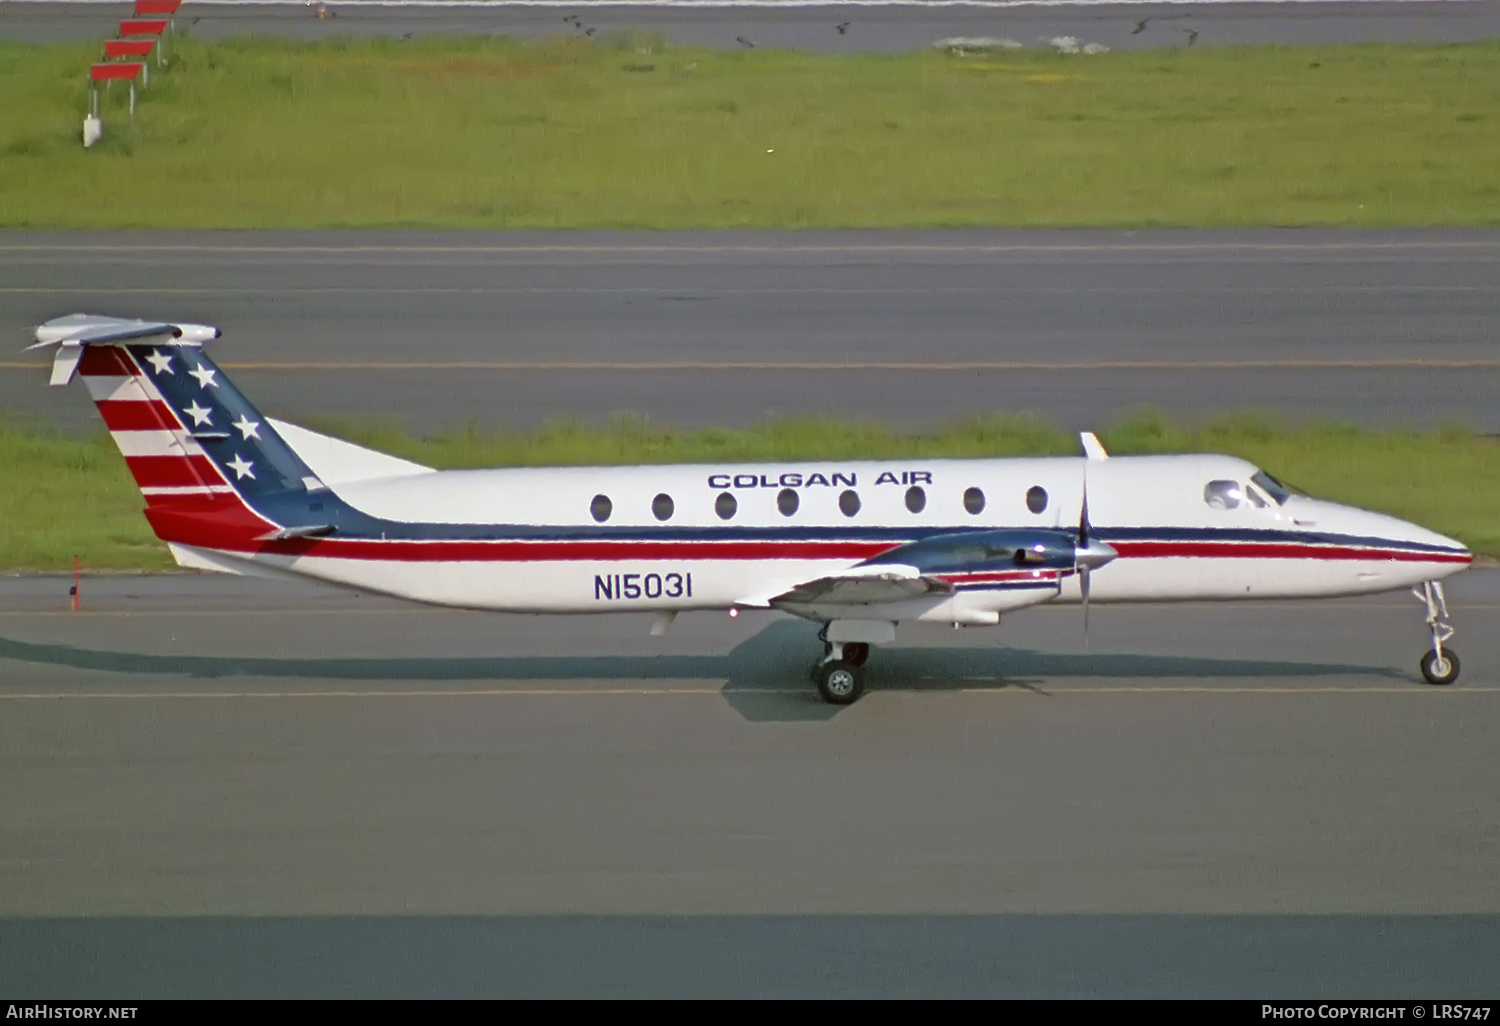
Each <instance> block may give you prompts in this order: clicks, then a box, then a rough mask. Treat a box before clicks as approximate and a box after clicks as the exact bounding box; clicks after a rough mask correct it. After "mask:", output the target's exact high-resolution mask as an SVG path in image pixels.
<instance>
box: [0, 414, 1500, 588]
mask: <svg viewBox="0 0 1500 1026" xmlns="http://www.w3.org/2000/svg"><path fill="white" fill-rule="evenodd" d="M317 426H318V427H320V428H322V429H324V430H330V431H331V432H332V433H337V434H339V435H340V436H342V437H345V438H348V439H349V440H351V441H355V442H359V443H361V444H364V445H369V446H371V447H373V448H378V449H381V450H383V451H386V452H391V453H393V454H396V455H400V456H405V457H408V458H410V459H415V460H418V461H420V462H423V463H426V464H428V465H431V466H436V467H443V468H449V467H488V466H554V465H569V464H572V465H578V464H636V463H665V462H697V461H705V462H717V463H726V462H732V461H739V460H746V461H748V460H794V459H836V458H850V459H853V458H896V457H902V456H929V457H944V456H946V457H980V456H1018V455H1046V454H1063V455H1076V454H1077V453H1078V451H1079V450H1078V441H1077V438H1076V437H1075V436H1073V435H1069V434H1065V433H1062V432H1059V431H1056V430H1054V429H1053V428H1051V427H1049V426H1048V425H1046V424H1045V423H1042V422H1040V421H1037V420H1033V419H1027V418H1016V417H1012V418H999V417H988V418H973V419H969V420H965V421H960V422H957V423H954V424H951V425H947V426H945V427H943V428H941V429H938V430H935V431H932V432H927V433H918V434H900V433H897V432H893V431H890V430H888V429H885V428H881V427H876V426H870V425H860V424H852V423H846V422H836V421H814V420H804V421H780V422H775V423H770V424H764V425H760V426H757V427H753V428H748V429H744V430H729V429H723V428H713V429H704V430H698V431H674V430H672V429H670V428H661V427H652V426H650V425H648V424H646V423H644V422H642V421H640V420H629V419H622V420H619V421H616V422H615V423H614V424H613V425H612V426H610V427H608V428H590V427H585V426H582V425H576V424H575V425H556V426H552V427H549V428H546V429H544V430H542V431H540V432H537V433H535V434H520V433H504V432H501V433H493V434H486V433H482V432H480V431H477V430H475V429H472V428H471V429H468V430H462V431H457V432H453V433H449V434H443V435H435V436H433V437H430V438H413V437H411V436H410V435H408V434H406V433H404V432H402V431H401V430H400V429H399V428H396V427H394V426H388V425H385V424H381V423H375V422H344V423H339V424H327V423H324V424H320V425H317ZM1100 437H1101V440H1102V441H1103V442H1104V443H1105V445H1106V447H1108V449H1109V451H1110V452H1111V453H1112V454H1114V455H1126V454H1130V453H1159V452H1221V453H1230V454H1233V455H1237V456H1243V457H1245V458H1246V459H1249V460H1252V461H1254V462H1255V463H1257V464H1259V465H1260V466H1262V467H1265V468H1266V469H1268V470H1270V471H1271V472H1272V473H1273V474H1275V475H1277V476H1278V477H1281V478H1283V479H1284V480H1286V481H1288V482H1290V483H1293V484H1295V485H1297V486H1300V487H1302V488H1304V489H1306V490H1308V491H1309V492H1311V493H1312V494H1313V495H1316V496H1318V497H1320V498H1325V499H1331V500H1334V501H1337V502H1346V503H1352V504H1354V505H1357V506H1361V507H1364V508H1367V509H1377V510H1382V511H1384V512H1388V513H1392V514H1394V515H1396V516H1399V517H1402V518H1404V519H1407V520H1412V521H1415V522H1417V523H1420V524H1423V525H1424V526H1427V527H1430V528H1432V529H1433V530H1437V531H1441V532H1443V533H1445V534H1449V535H1452V536H1454V537H1457V538H1460V539H1462V540H1463V541H1464V542H1465V543H1467V544H1468V545H1469V547H1470V548H1472V549H1473V550H1474V551H1475V552H1476V553H1480V554H1483V555H1489V556H1500V519H1497V518H1496V517H1495V515H1494V511H1495V510H1496V509H1497V508H1500V439H1496V438H1491V437H1484V436H1478V435H1474V434H1472V433H1471V432H1468V431H1465V430H1460V429H1456V428H1455V429H1449V430H1446V431H1441V432H1427V433H1421V432H1383V433H1379V434H1375V433H1368V432H1364V431H1360V430H1358V429H1355V428H1350V427H1344V426H1338V425H1310V426H1303V427H1295V428H1290V427H1285V426H1279V425H1277V424H1276V423H1275V422H1272V421H1270V420H1267V419H1264V418H1260V417H1256V416H1253V415H1242V416H1239V417H1236V418H1232V419H1228V420H1224V421H1219V422H1215V423H1212V424H1210V425H1207V426H1205V427H1201V428H1196V429H1190V428H1184V427H1176V426H1172V425H1169V424H1167V423H1166V422H1165V421H1164V420H1163V419H1162V418H1161V417H1160V416H1157V415H1154V414H1150V413H1143V414H1141V415H1139V416H1136V417H1134V418H1132V419H1130V420H1128V421H1126V422H1124V423H1121V424H1119V425H1117V426H1115V427H1113V428H1111V429H1109V430H1107V431H1104V432H1101V433H1100ZM142 505H143V502H142V500H141V498H140V495H139V493H137V492H136V490H135V486H134V485H133V484H132V482H131V481H130V477H129V474H128V473H127V472H126V470H125V464H124V460H122V459H121V458H120V457H119V455H118V454H117V453H116V452H115V450H114V445H113V443H112V442H111V441H110V440H109V438H108V437H107V436H106V435H103V434H100V435H99V436H97V437H95V438H92V439H88V440H79V439H73V438H65V437H62V436H59V435H49V434H40V433H37V432H35V431H31V430H28V429H24V428H21V427H17V426H0V568H4V569H11V570H52V571H56V570H68V569H71V567H72V565H73V557H74V555H78V556H79V557H80V558H81V560H82V563H83V566H84V568H85V569H88V570H137V569H138V570H155V569H163V568H166V567H168V566H170V565H171V560H170V557H169V556H168V555H167V552H166V547H165V546H164V545H162V544H161V543H159V542H157V541H155V539H154V538H153V537H152V534H151V531H150V528H149V527H148V526H147V524H146V521H145V518H144V517H142V516H141V515H140V512H139V511H140V509H141V507H142Z"/></svg>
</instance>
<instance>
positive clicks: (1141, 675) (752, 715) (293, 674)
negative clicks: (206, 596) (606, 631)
mask: <svg viewBox="0 0 1500 1026" xmlns="http://www.w3.org/2000/svg"><path fill="white" fill-rule="evenodd" d="M820 647H821V646H820V644H819V642H818V640H817V638H816V628H815V626H814V625H812V624H808V623H803V622H801V621H780V622H776V623H772V624H770V625H768V626H767V627H766V628H765V629H764V630H762V631H760V632H759V633H757V634H756V635H755V636H753V637H751V638H749V639H747V640H745V641H744V642H742V643H741V644H739V645H737V646H736V647H735V648H734V649H732V650H731V651H730V652H729V653H728V654H727V655H571V656H473V657H411V658H388V657H382V658H351V657H330V658H288V657H269V656H212V655H158V654H154V653H139V652H117V651H109V650H103V649H88V648H76V647H74V646H71V645H58V644H37V643H33V642H27V641H18V640H15V639H12V638H5V637H0V660H10V661H13V662H15V663H30V664H34V665H35V664H41V665H52V666H65V667H70V668H73V669H79V670H97V671H105V672H108V673H118V674H130V675H141V676H166V677H172V676H184V677H189V678H194V679H199V680H204V679H209V680H223V679H226V678H237V677H254V678H260V679H262V680H267V679H269V680H298V681H362V682H370V683H376V682H394V681H409V682H416V681H425V682H431V683H441V682H449V681H469V682H474V681H482V682H508V681H531V682H538V681H575V680H578V681H620V682H627V681H628V682H651V681H669V680H676V681H682V680H695V681H722V682H724V689H723V694H724V697H725V699H726V700H727V701H728V702H729V703H730V704H731V705H732V706H733V707H734V708H735V709H736V711H738V712H739V713H740V714H741V715H742V716H744V717H745V718H746V719H749V720H821V719H827V718H829V717H831V716H833V715H834V714H835V713H837V712H838V709H837V708H836V707H834V706H829V705H826V704H824V703H823V702H822V701H821V700H820V699H819V698H818V695H817V692H816V690H815V688H814V687H813V684H812V682H811V679H810V677H809V670H810V669H811V666H812V663H813V660H814V658H815V656H816V654H817V653H818V651H819V650H820ZM1329 676H1365V677H1380V678H1385V679H1392V678H1395V679H1401V680H1405V679H1408V675H1407V674H1404V673H1402V672H1401V671H1399V670H1396V669H1393V668H1392V667H1389V666H1369V665H1354V664H1349V663H1312V662H1288V661H1277V660H1267V659H1216V658H1210V657H1204V656H1174V655H1141V654H1130V653H1103V652H1101V653H1092V654H1082V653H1072V654H1070V653H1050V652H1038V651H1035V650H1032V649H1024V648H1010V647H1000V646H995V647H963V648H959V647H953V648H938V647H931V648H917V647H912V648H900V647H893V648H882V649H878V650H877V651H876V653H875V656H874V658H872V659H871V661H870V664H869V666H868V668H867V678H866V680H867V685H866V686H867V688H868V689H869V690H870V691H957V690H962V689H968V688H1024V689H1027V690H1031V691H1035V692H1038V693H1040V694H1045V693H1046V691H1047V685H1048V683H1053V682H1057V681H1059V680H1060V679H1062V680H1066V679H1068V678H1080V679H1097V680H1148V681H1149V680H1162V679H1172V678H1178V679H1187V680H1193V681H1199V682H1202V681H1212V680H1215V679H1219V680H1223V679H1226V678H1240V679H1251V680H1254V679H1257V678H1261V679H1264V678H1307V677H1329Z"/></svg>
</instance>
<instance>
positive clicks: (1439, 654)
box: [1411, 581, 1458, 684]
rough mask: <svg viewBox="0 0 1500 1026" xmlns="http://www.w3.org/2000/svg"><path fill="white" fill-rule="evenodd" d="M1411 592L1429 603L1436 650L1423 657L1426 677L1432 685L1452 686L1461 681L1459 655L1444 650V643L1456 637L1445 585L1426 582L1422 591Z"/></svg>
mask: <svg viewBox="0 0 1500 1026" xmlns="http://www.w3.org/2000/svg"><path fill="white" fill-rule="evenodd" d="M1411 593H1412V594H1413V595H1415V596H1416V597H1417V599H1418V600H1419V601H1421V602H1423V603H1424V604H1426V606H1427V627H1428V629H1429V630H1431V631H1432V651H1430V652H1428V653H1426V654H1424V655H1423V656H1422V664H1421V665H1422V676H1423V677H1426V678H1427V683H1429V684H1452V683H1453V682H1454V681H1455V680H1457V679H1458V654H1457V653H1456V652H1454V651H1453V649H1451V648H1444V647H1443V642H1445V641H1447V640H1448V639H1449V638H1451V637H1453V626H1452V625H1451V624H1449V623H1448V602H1447V599H1445V598H1444V597H1443V586H1442V584H1441V583H1440V582H1438V581H1424V582H1423V583H1422V587H1421V588H1420V589H1418V588H1413V589H1412V590H1411Z"/></svg>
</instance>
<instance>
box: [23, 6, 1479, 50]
mask: <svg viewBox="0 0 1500 1026" xmlns="http://www.w3.org/2000/svg"><path fill="white" fill-rule="evenodd" d="M326 8H327V9H328V10H329V11H331V12H332V16H331V17H325V18H324V19H323V20H318V19H317V18H316V17H315V14H314V10H313V8H311V7H309V6H307V5H304V4H300V3H287V4H282V5H267V4H221V3H211V4H209V3H202V2H191V0H190V2H189V3H188V4H187V5H186V6H185V7H184V8H183V10H182V13H181V15H180V16H179V18H178V23H179V24H180V25H181V26H183V27H184V28H185V29H186V30H187V31H190V32H192V33H194V34H195V35H197V36H199V37H201V38H204V39H222V38H225V37H227V36H242V35H272V36H280V37H284V38H293V39H319V38H330V37H334V36H347V35H353V36H367V35H381V36H396V37H400V36H403V35H407V34H412V35H461V34H478V35H507V36H515V37H519V38H524V39H540V38H547V37H552V36H580V35H584V34H586V33H588V32H589V30H591V29H592V30H593V32H594V37H595V38H597V39H600V40H605V41H607V40H608V39H609V37H610V35H611V34H612V33H620V32H626V31H636V32H649V33H660V34H664V35H665V36H666V37H667V38H668V39H669V40H670V41H671V42H673V43H676V44H679V45H698V46H710V47H724V48H730V49H733V48H737V47H742V46H744V45H745V43H744V42H741V40H745V41H748V42H749V43H751V44H753V45H755V46H760V47H781V48H795V49H800V50H816V51H824V52H830V53H841V52H842V53H852V52H858V51H884V52H899V51H905V50H916V49H921V48H923V47H927V46H930V45H932V44H933V43H934V42H936V41H937V40H941V39H948V38H952V37H970V38H972V37H985V36H987V37H992V38H1003V39H1010V40H1013V41H1015V42H1017V43H1020V44H1022V45H1024V46H1030V47H1045V46H1048V45H1049V42H1048V41H1049V40H1051V39H1053V38H1055V37H1058V36H1073V37H1075V39H1076V40H1077V42H1078V44H1079V45H1080V46H1081V45H1082V44H1084V43H1099V44H1102V45H1104V46H1108V47H1110V48H1111V49H1121V50H1124V49H1144V48H1161V47H1178V46H1187V45H1194V46H1216V45H1229V44H1250V43H1281V44H1319V43H1356V42H1391V43H1397V42H1414V41H1417V42H1434V43H1439V42H1470V41H1474V40H1481V39H1493V38H1496V37H1500V3H1496V2H1493V0H1447V2H1425V3H1412V2H1402V0H1396V2H1375V0H1355V2H1343V3H1336V2H1335V3H1312V2H1299V3H1239V4H1219V3H1209V4H1194V3H1178V4H1159V3H1141V2H1136V3H1117V4H1089V5H1086V6H1085V5H1062V6H1057V5H1027V4H1018V5H1014V6H1009V5H1007V6H1001V5H999V4H996V5H993V6H989V7H973V6H964V7H954V6H939V5H929V4H922V3H913V4H903V5H899V6H897V5H892V6H866V5H861V4H828V5H821V6H792V5H790V4H789V5H787V6H785V7H781V8H777V7H776V6H775V5H763V6H757V7H712V8H703V7H699V8H694V7H692V6H661V7H632V6H622V5H612V4H602V3H594V2H589V0H584V2H581V3H568V4H556V5H549V6H530V5H528V6H524V7H523V6H512V5H506V4H496V5H493V6H480V5H471V6H465V7H442V8H433V7H423V6H422V5H420V4H407V5H398V6H366V5H357V4H343V3H339V2H337V0H332V2H330V3H327V4H326ZM130 10H131V8H130V5H129V4H111V3H71V4H59V3H40V4H34V3H14V2H0V38H4V39H17V40H24V41H27V42H55V41H59V40H82V39H102V38H105V36H106V35H107V34H108V32H109V29H110V27H111V26H112V25H113V23H114V22H115V21H117V20H119V19H120V18H125V17H129V16H130ZM570 16H572V17H578V18H579V21H578V23H577V24H576V25H573V24H569V23H568V22H565V21H564V20H563V19H564V18H567V17H570ZM1143 21H1144V22H1145V24H1144V26H1142V22H1143ZM839 25H845V26H846V27H845V29H844V30H843V32H840V31H839V30H838V26H839Z"/></svg>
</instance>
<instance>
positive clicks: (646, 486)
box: [32, 314, 1471, 705]
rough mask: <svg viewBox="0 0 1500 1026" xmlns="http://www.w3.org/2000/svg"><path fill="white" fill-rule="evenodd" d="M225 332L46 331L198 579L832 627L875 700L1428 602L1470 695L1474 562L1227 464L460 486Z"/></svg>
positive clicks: (890, 467) (101, 322)
mask: <svg viewBox="0 0 1500 1026" xmlns="http://www.w3.org/2000/svg"><path fill="white" fill-rule="evenodd" d="M218 337H219V331H218V329H216V328H212V327H208V326H205V325H195V324H176V323H156V322H145V321H135V320H125V319H121V318H114V317H102V316H95V315H87V314H74V315H71V316H68V317H61V318H58V319H56V320H52V321H49V322H47V323H46V324H44V325H42V326H41V327H39V328H38V329H37V331H36V345H35V346H33V347H32V348H33V349H39V348H47V347H55V348H56V354H55V357H54V363H53V370H52V384H54V385H66V384H67V383H69V382H70V381H71V380H72V379H73V377H74V376H75V374H76V375H77V376H79V377H82V378H83V380H84V383H85V384H86V385H87V387H88V389H89V394H90V395H91V396H92V397H93V399H94V401H95V403H96V404H97V405H98V408H99V412H100V413H101V415H102V416H103V417H104V422H105V424H106V425H107V426H108V428H109V430H110V432H111V434H112V435H113V437H114V439H115V442H116V443H117V444H118V445H119V447H120V451H121V453H122V454H123V455H124V457H125V461H126V463H127V464H128V465H129V467H130V470H131V472H132V473H133V474H134V476H135V480H136V482H137V484H138V485H139V486H140V489H141V492H142V494H143V495H144V496H145V499H146V510H145V514H146V518H147V519H148V520H149V521H150V523H151V526H152V527H153V528H154V529H155V531H156V534H157V536H158V537H159V538H161V539H162V540H163V541H164V542H166V543H167V546H168V548H169V549H170V550H171V552H172V555H173V557H174V558H175V559H176V560H177V562H178V563H179V564H181V565H182V566H186V567H193V568H197V569H202V570H213V571H220V572H225V573H235V574H261V575H270V576H283V575H287V574H291V575H297V576H302V577H311V578H315V579H317V580H320V581H324V582H327V583H330V584H335V585H342V586H346V587H352V588H358V589H361V590H368V591H372V592H380V593H384V594H387V595H392V596H397V597H400V598H404V599H412V600H416V601H419V602H426V603H433V604H437V605H445V606H459V607H465V608H471V609H489V610H504V611H511V612H531V613H596V612H604V611H624V610H634V611H652V612H655V613H656V614H657V618H656V622H655V625H654V626H653V627H652V632H653V633H655V634H660V633H662V632H664V631H665V630H666V628H667V626H668V625H669V624H670V623H671V621H672V619H673V618H674V617H675V616H676V615H677V614H678V613H679V612H681V611H683V610H687V609H715V610H726V609H727V610H729V611H730V612H731V613H733V612H736V611H738V610H740V609H779V610H783V611H785V612H787V613H791V614H793V615H795V616H799V617H804V618H806V619H809V620H813V621H817V622H821V623H822V624H823V625H824V627H823V631H822V632H821V634H820V638H821V639H822V641H823V646H824V647H823V654H822V657H821V658H820V659H819V660H818V661H817V662H816V663H815V664H814V666H813V670H812V676H813V680H814V681H815V682H816V684H817V687H818V691H819V693H820V694H821V695H822V697H823V699H824V700H825V701H827V702H830V703H833V704H837V705H844V704H848V703H850V702H853V701H854V700H855V699H857V698H858V697H859V696H860V694H861V692H862V690H863V671H862V669H861V668H862V667H863V666H864V664H865V661H866V659H867V658H868V657H869V654H870V647H871V646H872V645H880V644H883V643H888V642H890V641H892V640H894V637H895V626H896V624H897V623H900V622H902V621H913V620H917V621H936V622H941V623H951V624H953V625H954V626H955V627H957V626H962V625H993V624H998V623H999V622H1000V617H1001V615H1002V614H1004V613H1009V612H1012V611H1015V610H1020V609H1024V608H1026V607H1028V606H1037V605H1042V604H1044V603H1053V604H1056V603H1082V604H1083V607H1084V608H1083V613H1084V616H1085V618H1086V617H1087V614H1088V603H1089V602H1090V601H1095V602H1110V603H1121V602H1166V601H1202V600H1231V599H1276V598H1286V599H1306V598H1316V597H1327V596H1345V595H1358V594H1366V593H1371V592H1381V591H1389V590H1392V589H1396V588H1412V589H1413V592H1414V593H1415V594H1416V595H1417V597H1418V598H1419V599H1420V600H1421V601H1422V602H1423V603H1424V606H1425V609H1426V617H1427V619H1426V622H1427V626H1428V629H1429V630H1430V632H1431V638H1432V647H1431V649H1430V650H1429V651H1428V652H1426V653H1425V654H1424V655H1423V657H1422V659H1421V663H1420V667H1421V671H1422V674H1423V676H1424V677H1425V678H1426V679H1427V680H1428V681H1429V682H1431V683H1433V684H1448V683H1450V682H1452V681H1453V680H1455V679H1456V678H1457V677H1458V671H1459V663H1458V658H1457V656H1456V655H1455V654H1454V652H1453V650H1452V649H1451V648H1449V647H1447V645H1446V642H1447V641H1448V639H1449V638H1450V637H1452V634H1453V629H1452V627H1451V626H1450V625H1449V624H1448V622H1447V616H1448V613H1447V608H1446V602H1445V599H1444V596H1443V589H1442V584H1441V581H1442V579H1443V578H1446V577H1448V576H1450V575H1452V574H1454V573H1457V572H1458V571H1460V570H1462V569H1464V568H1465V567H1467V566H1468V565H1469V563H1470V561H1471V555H1470V553H1469V551H1468V550H1467V549H1466V548H1465V547H1464V546H1463V545H1462V544H1461V543H1459V542H1457V541H1454V540H1453V539H1452V538H1445V537H1443V536H1442V535H1439V534H1435V533H1433V532H1431V531H1428V530H1425V529H1423V528H1421V527H1418V526H1416V525H1414V524H1409V523H1405V522H1403V521H1400V520H1397V519H1395V518H1392V517H1388V516H1383V515H1381V514H1378V513H1371V512H1367V511H1365V510H1360V509H1354V508H1351V507H1348V506H1340V505H1336V504H1334V503H1331V502H1323V501H1320V500H1318V499H1313V498H1309V497H1308V496H1305V495H1302V494H1299V493H1296V492H1294V491H1292V490H1291V489H1288V488H1287V487H1285V486H1284V485H1282V484H1281V483H1280V482H1279V481H1277V480H1276V479H1275V478H1274V477H1272V476H1270V475H1269V474H1267V473H1265V472H1264V471H1263V470H1260V469H1259V468H1257V467H1255V466H1253V465H1251V464H1249V463H1247V462H1245V461H1244V460H1240V459H1235V458H1233V457H1229V456H1211V455H1192V456H1136V457H1113V458H1111V457H1109V456H1108V455H1107V454H1106V453H1105V452H1104V449H1103V448H1102V447H1101V446H1100V445H1099V443H1098V441H1097V440H1096V439H1095V438H1094V436H1092V435H1088V434H1085V435H1083V436H1082V440H1083V445H1084V456H1083V458H1077V457H1074V458H1046V459H977V460H923V459H916V460H902V461H899V462H849V461H829V462H822V463H808V464H766V465H755V466H746V465H732V466H718V465H710V466H647V467H588V468H583V467H568V468H556V469H511V470H448V471H439V470H433V469H431V468H429V467H424V466H420V465H418V464H415V463H410V462H408V461H405V460H401V459H397V458H395V457H392V456H387V455H385V454H382V453H377V452H373V451H371V450H369V449H364V448H361V447H359V446H355V445H351V444H349V443H347V442H342V441H339V440H337V439H334V438H329V437H327V436H325V435H320V434H317V433H314V432H312V431H308V430H306V429H304V428H299V427H296V426H295V425H292V424H287V423H283V422H281V421H277V420H272V419H270V418H268V417H264V416H262V414H261V413H260V412H259V411H258V410H256V408H255V407H254V406H252V405H251V404H250V403H249V401H248V400H246V399H245V397H244V396H243V395H242V394H241V393H240V392H239V390H238V389H236V388H235V387H234V385H233V384H232V383H231V382H230V381H229V380H228V378H226V377H225V376H224V373H223V372H222V371H221V370H219V368H218V367H216V366H215V365H214V363H213V362H212V361H211V360H210V359H209V357H208V355H207V354H206V353H205V352H204V351H203V344H204V343H205V342H208V341H210V340H212V339H215V338H218Z"/></svg>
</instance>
